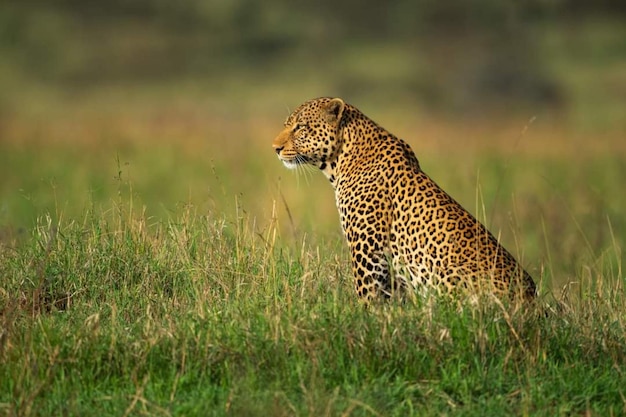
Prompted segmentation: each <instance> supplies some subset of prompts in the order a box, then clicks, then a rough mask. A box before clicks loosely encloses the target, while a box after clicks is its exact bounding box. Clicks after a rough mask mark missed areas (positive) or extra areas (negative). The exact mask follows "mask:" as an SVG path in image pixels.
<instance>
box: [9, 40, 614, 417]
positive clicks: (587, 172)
mask: <svg viewBox="0 0 626 417" xmlns="http://www.w3.org/2000/svg"><path fill="white" fill-rule="evenodd" d="M576 29H577V30H578V28H576ZM574 32H576V33H578V32H577V31H574ZM576 33H574V35H572V36H574V38H569V39H574V40H576V38H575V36H578V35H576ZM600 33H602V32H600ZM580 37H581V38H585V39H587V37H584V36H583V35H580ZM546 39H547V40H548V42H552V43H553V44H554V45H553V46H552V49H551V51H552V52H554V55H555V59H554V61H553V70H554V71H556V72H558V73H561V74H563V77H562V80H563V82H564V83H565V84H566V87H567V88H566V91H568V92H569V93H570V94H571V96H568V97H567V102H568V103H570V107H569V108H565V109H563V110H562V111H561V112H555V113H550V112H548V111H543V110H537V112H534V111H532V109H531V111H523V110H522V111H521V112H519V113H516V114H510V113H506V112H504V113H499V112H493V113H490V112H489V111H485V113H484V114H476V113H472V115H471V116H467V115H466V116H465V118H463V116H462V115H456V116H455V117H454V120H450V119H446V118H443V117H439V116H436V115H433V114H429V113H428V112H427V109H425V108H424V107H420V106H419V105H418V104H416V103H415V102H412V101H411V100H404V99H401V100H400V101H396V96H395V95H393V96H390V95H384V94H383V95H378V96H376V95H372V96H369V95H368V94H367V93H363V94H360V95H359V93H355V94H354V97H352V98H349V99H350V101H351V102H352V104H355V105H357V106H358V107H360V108H361V109H362V110H363V111H365V112H366V113H367V114H368V115H370V116H371V117H372V118H373V119H374V120H377V121H378V122H379V123H381V124H382V125H383V126H385V127H387V128H388V129H389V130H391V131H392V132H394V133H396V134H398V135H399V136H401V137H404V138H405V139H407V140H408V142H409V143H410V144H411V146H412V147H413V148H414V150H415V151H416V152H417V154H418V157H419V159H420V161H421V164H422V167H423V168H424V169H425V170H426V171H427V173H429V174H430V175H431V176H432V177H433V178H434V179H435V180H436V181H437V182H438V183H439V184H440V185H441V186H442V187H443V188H445V189H446V190H447V191H448V192H449V193H450V194H452V195H453V196H454V197H455V198H456V199H457V200H459V201H460V202H461V203H462V204H463V205H464V206H465V207H466V208H468V209H469V210H470V211H472V212H473V213H474V214H476V215H477V217H478V218H480V219H481V220H483V221H484V222H485V223H486V224H488V225H489V227H490V229H491V230H492V231H494V233H495V234H496V235H498V236H499V237H500V238H501V240H502V241H503V242H504V244H505V245H506V246H507V247H508V248H509V249H510V250H511V251H512V252H513V253H514V254H515V255H516V256H517V257H518V258H519V259H520V260H521V262H522V264H523V265H524V266H525V267H526V268H527V270H528V271H529V272H531V274H532V275H533V276H534V277H535V279H536V281H537V282H538V283H539V284H540V285H539V286H540V293H541V302H542V303H544V304H547V305H549V306H550V307H551V313H550V314H548V315H547V316H545V315H543V314H536V313H537V312H535V311H534V309H533V308H530V309H528V308H518V307H516V306H508V305H501V304H498V303H496V302H493V301H492V300H482V301H481V303H479V304H478V305H470V304H469V303H463V302H460V303H454V302H451V301H449V300H421V301H420V300H417V301H415V302H413V303H408V304H405V305H399V304H396V303H393V302H391V303H387V304H382V305H375V306H373V307H372V308H368V309H366V308H364V307H363V306H361V305H360V304H359V303H358V301H357V300H356V297H355V295H354V292H353V289H352V283H351V272H350V270H349V267H348V261H347V254H346V248H345V244H344V241H343V237H342V236H341V233H340V230H339V225H338V220H337V213H336V209H335V207H334V201H333V195H332V190H331V189H330V186H329V185H328V184H327V182H326V180H325V179H324V178H323V176H322V175H320V174H319V173H316V172H305V173H303V174H302V175H300V176H294V175H293V173H292V172H289V171H286V170H285V169H284V168H283V167H282V166H281V164H280V163H279V162H278V161H277V160H276V158H275V155H274V153H273V152H272V150H271V147H270V142H271V139H272V138H273V137H274V135H275V134H276V133H277V132H278V131H279V129H280V128H281V125H282V121H283V119H284V118H285V117H286V116H287V114H288V113H289V108H293V107H295V106H296V105H298V104H299V102H300V101H302V100H304V99H306V98H311V97H314V96H317V95H321V94H326V93H327V92H329V91H333V88H332V87H333V84H332V82H325V81H323V80H322V81H321V80H320V77H321V78H323V77H325V76H327V74H323V75H322V76H320V75H319V71H318V69H317V68H315V69H313V70H311V69H307V68H305V66H303V67H302V71H294V70H293V69H292V68H291V67H289V68H288V69H283V72H281V73H278V75H275V77H276V78H272V76H271V74H264V73H261V74H260V75H259V71H260V70H259V71H249V72H246V73H236V74H223V76H222V77H221V78H220V79H219V80H218V81H211V82H197V81H193V80H188V81H185V80H178V81H177V82H176V83H174V84H175V85H170V86H167V85H166V86H162V87H161V86H158V87H157V86H154V85H152V86H141V85H131V86H129V85H113V86H109V88H100V89H97V88H94V89H93V90H90V89H85V90H80V91H79V90H76V91H74V90H71V89H63V88H61V89H55V88H54V87H53V86H52V87H51V86H42V85H37V84H31V83H30V82H26V81H24V80H23V79H19V76H18V75H16V74H9V75H7V70H6V68H5V66H4V65H3V66H2V67H3V68H4V69H3V70H2V71H0V78H2V79H1V81H2V85H3V86H4V87H6V88H3V89H2V92H3V93H2V94H3V95H2V97H1V100H0V110H1V112H0V415H10V416H13V415H15V416H18V415H19V416H29V415H34V416H49V415H92V414H98V415H102V416H104V415H165V416H168V415H238V416H239V415H259V416H267V415H277V416H281V415H314V416H319V415H345V416H348V415H353V416H358V415H364V416H365V415H367V416H369V415H374V416H376V415H380V416H393V415H397V416H406V415H480V416H483V415H509V414H516V415H546V416H553V415H572V414H585V415H623V414H625V413H626V400H625V398H626V396H625V393H624V386H626V376H625V374H624V363H625V360H626V340H625V338H626V336H625V334H626V332H625V328H624V327H625V325H626V300H625V299H624V295H625V294H624V271H623V269H622V259H623V253H622V248H623V245H624V242H625V241H626V220H625V219H624V216H623V213H624V211H626V197H625V196H624V193H623V183H624V180H625V179H626V164H625V163H624V160H625V158H626V142H625V141H624V133H625V132H626V130H625V128H626V125H624V120H626V118H625V117H624V107H623V106H621V103H622V102H623V97H622V96H621V95H620V94H622V93H621V91H622V90H623V88H622V87H621V86H623V82H622V81H623V76H624V74H625V72H624V71H622V69H623V63H622V62H621V61H619V60H613V61H611V62H604V63H603V65H602V71H603V72H601V73H598V69H597V68H593V65H594V64H593V62H594V61H592V60H589V59H588V58H589V56H588V54H590V53H592V52H594V51H596V50H598V48H595V47H592V46H593V45H587V46H585V44H581V43H579V42H573V43H572V44H571V45H569V47H568V45H566V44H565V43H564V41H563V40H559V39H558V36H556V35H555V36H554V37H546ZM594 45H595V44H594ZM396 52H397V51H396ZM396 52H394V51H391V53H395V54H396V55H398V56H397V57H396V59H398V60H400V61H404V55H403V54H397V53H396ZM379 53H385V51H384V50H381V51H378V52H377V53H376V57H378V54H379ZM568 54H569V55H568ZM577 54H578V55H577ZM359 56H361V54H359ZM394 56H395V55H394ZM365 57H367V56H366V55H365ZM588 62H589V63H588ZM5 64H6V63H5ZM361 67H362V68H365V67H367V65H363V66H361ZM380 70H381V71H382V70H385V69H384V68H382V69H380ZM409 72H410V71H409ZM287 73H289V74H291V77H292V78H289V77H286V79H283V78H282V77H284V76H285V75H286V74H287ZM384 74H386V72H383V75H384ZM330 78H332V77H330ZM383 78H386V77H383ZM14 79H19V82H17V81H15V82H14ZM302 79H304V80H306V82H305V83H302V81H301V80H302ZM370 81H372V82H375V80H370ZM591 81H593V82H591ZM278 86H280V87H278ZM379 87H380V86H379ZM383 90H384V89H383ZM294 91H297V93H294ZM385 91H386V90H385ZM607 91H609V92H611V93H614V94H612V95H611V96H610V97H611V98H610V99H606V97H607V96H606V94H605V93H607ZM603 94H605V95H603ZM294 96H298V97H299V98H298V99H294ZM620 97H621V98H620ZM534 116H536V117H534Z"/></svg>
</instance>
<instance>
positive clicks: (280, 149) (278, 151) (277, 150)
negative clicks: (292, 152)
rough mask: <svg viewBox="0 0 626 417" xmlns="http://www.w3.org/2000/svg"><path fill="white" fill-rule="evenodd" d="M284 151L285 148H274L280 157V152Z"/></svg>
mask: <svg viewBox="0 0 626 417" xmlns="http://www.w3.org/2000/svg"><path fill="white" fill-rule="evenodd" d="M283 149H285V147H284V146H274V150H275V151H276V154H278V155H280V151H282V150H283Z"/></svg>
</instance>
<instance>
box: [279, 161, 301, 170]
mask: <svg viewBox="0 0 626 417" xmlns="http://www.w3.org/2000/svg"><path fill="white" fill-rule="evenodd" d="M282 162H283V165H285V166H286V167H287V168H289V169H296V167H297V166H298V163H297V162H293V161H282Z"/></svg>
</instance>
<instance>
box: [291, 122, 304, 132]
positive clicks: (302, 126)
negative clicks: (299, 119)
mask: <svg viewBox="0 0 626 417" xmlns="http://www.w3.org/2000/svg"><path fill="white" fill-rule="evenodd" d="M305 127H306V125H305V124H304V123H298V124H296V125H295V126H294V128H293V131H294V132H297V131H298V130H301V129H304V128H305Z"/></svg>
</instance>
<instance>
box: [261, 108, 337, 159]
mask: <svg viewBox="0 0 626 417" xmlns="http://www.w3.org/2000/svg"><path fill="white" fill-rule="evenodd" d="M345 108H346V104H345V103H344V102H343V100H341V99H340V98H327V97H325V98H317V99H314V100H310V101H307V102H305V103H304V104H302V105H300V106H299V107H298V108H297V109H296V110H294V112H293V113H291V115H290V116H289V117H288V118H287V120H286V121H285V128H284V129H283V131H282V132H280V133H279V134H278V136H277V137H276V139H274V143H273V145H272V146H273V147H274V151H276V154H277V155H278V159H280V160H281V161H282V162H283V164H285V166H286V167H287V168H292V169H293V168H296V167H298V166H299V165H302V164H310V165H315V166H317V167H319V168H321V169H324V167H325V166H326V164H327V163H329V162H331V161H332V160H333V159H334V158H336V156H337V153H338V151H339V149H340V148H341V140H342V139H341V120H342V116H343V113H344V110H345Z"/></svg>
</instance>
